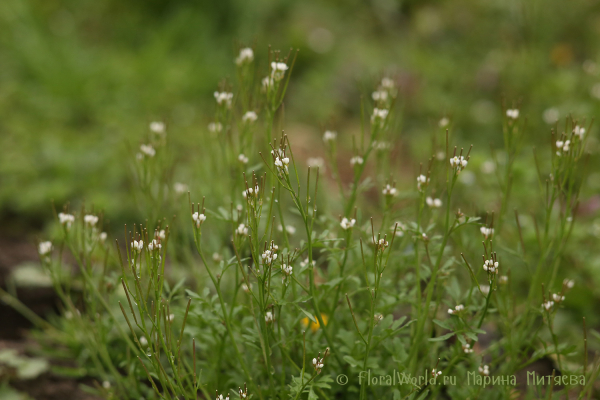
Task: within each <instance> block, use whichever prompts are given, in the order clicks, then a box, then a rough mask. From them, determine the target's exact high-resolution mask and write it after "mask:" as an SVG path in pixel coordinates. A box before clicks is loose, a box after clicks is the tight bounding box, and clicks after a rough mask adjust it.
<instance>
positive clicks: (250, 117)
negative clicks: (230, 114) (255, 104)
mask: <svg viewBox="0 0 600 400" xmlns="http://www.w3.org/2000/svg"><path fill="white" fill-rule="evenodd" d="M257 119H258V115H256V113H255V112H254V111H247V112H246V113H245V114H244V115H243V116H242V122H244V123H250V124H251V123H253V122H256V120H257Z"/></svg>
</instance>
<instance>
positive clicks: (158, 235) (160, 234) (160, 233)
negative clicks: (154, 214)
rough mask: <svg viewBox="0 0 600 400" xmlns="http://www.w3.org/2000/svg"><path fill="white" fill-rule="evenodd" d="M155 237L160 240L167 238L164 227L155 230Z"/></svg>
mask: <svg viewBox="0 0 600 400" xmlns="http://www.w3.org/2000/svg"><path fill="white" fill-rule="evenodd" d="M154 237H156V238H157V239H160V240H165V239H166V238H167V233H166V232H165V230H164V229H161V230H160V231H156V232H154Z"/></svg>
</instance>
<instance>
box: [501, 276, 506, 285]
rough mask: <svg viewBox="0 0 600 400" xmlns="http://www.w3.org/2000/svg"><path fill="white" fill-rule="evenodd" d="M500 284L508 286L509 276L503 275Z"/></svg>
mask: <svg viewBox="0 0 600 400" xmlns="http://www.w3.org/2000/svg"><path fill="white" fill-rule="evenodd" d="M500 283H501V284H503V285H505V284H507V283H508V276H506V275H502V276H501V277H500Z"/></svg>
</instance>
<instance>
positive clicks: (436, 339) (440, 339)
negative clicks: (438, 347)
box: [429, 332, 455, 342]
mask: <svg viewBox="0 0 600 400" xmlns="http://www.w3.org/2000/svg"><path fill="white" fill-rule="evenodd" d="M454 335H455V333H454V332H450V333H447V334H445V335H442V336H438V337H435V338H430V339H429V341H430V342H441V341H443V340H446V339H448V338H451V337H452V336H454Z"/></svg>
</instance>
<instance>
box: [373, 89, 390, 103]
mask: <svg viewBox="0 0 600 400" xmlns="http://www.w3.org/2000/svg"><path fill="white" fill-rule="evenodd" d="M371 97H373V100H375V101H381V102H385V101H386V100H387V99H388V92H387V91H385V90H377V91H376V92H373V94H371Z"/></svg>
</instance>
